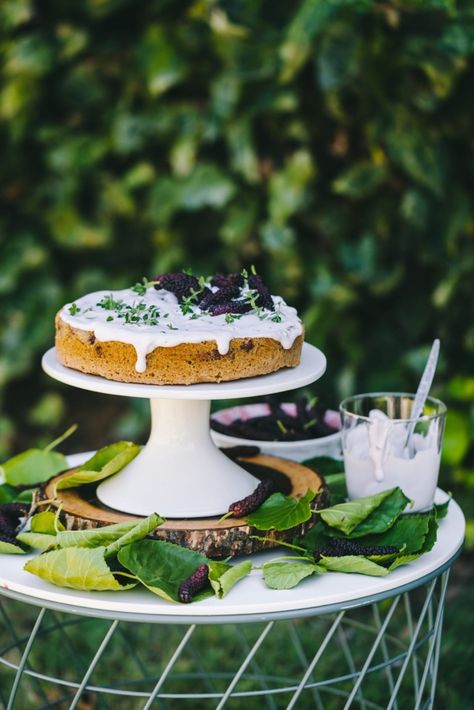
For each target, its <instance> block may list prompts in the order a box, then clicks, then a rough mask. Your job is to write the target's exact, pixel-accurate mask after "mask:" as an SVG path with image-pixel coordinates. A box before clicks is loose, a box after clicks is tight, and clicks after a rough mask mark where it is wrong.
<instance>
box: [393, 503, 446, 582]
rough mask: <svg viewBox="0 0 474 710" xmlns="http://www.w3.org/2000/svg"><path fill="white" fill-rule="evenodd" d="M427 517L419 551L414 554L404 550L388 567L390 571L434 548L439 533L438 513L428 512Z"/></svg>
mask: <svg viewBox="0 0 474 710" xmlns="http://www.w3.org/2000/svg"><path fill="white" fill-rule="evenodd" d="M407 517H409V516H407ZM425 517H426V524H427V530H426V535H425V537H424V540H423V542H422V544H421V546H420V548H419V549H418V551H417V552H413V553H412V554H406V552H405V551H404V552H403V553H402V554H401V555H399V556H398V557H397V558H396V559H395V560H394V561H393V562H392V563H391V565H390V566H389V568H388V569H389V571H390V572H391V571H392V570H394V569H396V568H397V567H400V565H405V564H408V563H409V562H413V561H414V560H417V559H418V558H419V557H421V555H424V554H425V552H429V551H430V550H432V549H433V546H434V544H435V542H436V538H437V534H438V521H437V519H436V513H435V512H434V511H433V512H432V513H426V514H425Z"/></svg>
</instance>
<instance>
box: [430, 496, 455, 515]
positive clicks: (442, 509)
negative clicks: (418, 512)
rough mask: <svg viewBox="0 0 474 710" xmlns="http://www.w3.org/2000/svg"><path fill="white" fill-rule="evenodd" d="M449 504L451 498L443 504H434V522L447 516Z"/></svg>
mask: <svg viewBox="0 0 474 710" xmlns="http://www.w3.org/2000/svg"><path fill="white" fill-rule="evenodd" d="M450 502H451V496H450V497H449V498H448V500H446V501H445V502H444V503H437V504H435V506H434V509H435V512H436V520H442V519H443V518H445V517H446V516H447V514H448V508H449V504H450Z"/></svg>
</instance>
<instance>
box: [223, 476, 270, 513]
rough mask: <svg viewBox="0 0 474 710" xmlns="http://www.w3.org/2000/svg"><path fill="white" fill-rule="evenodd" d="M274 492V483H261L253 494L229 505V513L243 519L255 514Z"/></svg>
mask: <svg viewBox="0 0 474 710" xmlns="http://www.w3.org/2000/svg"><path fill="white" fill-rule="evenodd" d="M274 491H275V487H274V484H273V482H272V481H270V480H269V479H267V480H265V481H260V483H259V484H258V486H257V487H256V489H255V490H254V492H253V493H251V494H250V495H249V496H246V497H245V498H242V500H237V501H236V502H235V503H231V505H229V513H233V514H234V516H235V517H236V518H243V517H244V516H245V515H248V514H249V513H253V511H254V510H257V508H260V506H261V505H262V503H264V502H265V501H266V500H267V498H269V497H270V496H271V494H272V493H274Z"/></svg>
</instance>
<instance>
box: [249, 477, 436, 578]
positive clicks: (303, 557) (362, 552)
mask: <svg viewBox="0 0 474 710" xmlns="http://www.w3.org/2000/svg"><path fill="white" fill-rule="evenodd" d="M336 475H337V474H336ZM409 502H410V501H409V499H408V498H407V497H406V496H405V495H404V493H403V492H402V491H401V490H400V488H392V489H390V490H387V491H383V492H382V493H378V494H376V495H372V496H367V497H365V498H358V499H356V500H352V501H348V502H343V503H338V504H336V505H333V506H331V507H329V508H326V509H323V510H319V511H318V514H319V516H320V518H321V519H320V521H319V522H318V524H317V525H316V526H315V527H313V528H312V529H311V530H310V531H309V532H308V533H306V534H305V535H303V536H301V537H299V538H296V539H295V540H294V545H289V547H290V548H292V549H294V550H296V551H297V552H298V553H299V554H298V555H293V556H291V557H285V558H280V559H276V560H271V561H270V562H268V563H266V564H265V565H264V566H263V575H264V579H265V582H266V584H267V585H268V586H269V587H271V588H272V589H290V588H292V587H294V586H296V585H297V584H298V583H299V582H300V581H301V580H302V579H304V578H306V577H309V576H311V575H314V574H317V573H324V572H327V571H332V572H349V573H350V572H352V573H358V574H368V575H372V576H377V577H384V576H386V575H387V574H389V573H390V572H391V571H393V570H394V569H396V568H397V567H399V566H400V565H403V564H406V563H408V562H412V561H414V560H416V559H418V558H419V557H420V556H421V555H423V554H424V553H425V552H429V550H431V549H432V547H433V545H434V543H435V542H436V536H437V529H438V520H440V519H441V518H443V517H444V516H445V515H446V513H447V508H448V504H449V501H447V502H446V503H444V504H442V505H435V506H434V507H433V508H432V510H430V511H428V512H426V513H406V514H403V511H404V510H405V508H406V507H407V505H408V504H409ZM262 507H263V506H262ZM259 512H260V511H257V514H256V515H254V524H255V525H257V526H258V524H259V519H258V513H259ZM264 522H265V521H264V520H263V521H262V523H263V524H264ZM262 527H263V526H262Z"/></svg>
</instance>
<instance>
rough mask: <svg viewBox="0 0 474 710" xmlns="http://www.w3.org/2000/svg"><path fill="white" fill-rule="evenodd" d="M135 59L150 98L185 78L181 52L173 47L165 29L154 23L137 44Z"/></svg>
mask: <svg viewBox="0 0 474 710" xmlns="http://www.w3.org/2000/svg"><path fill="white" fill-rule="evenodd" d="M136 57H137V62H138V68H139V71H141V72H143V74H144V78H145V81H146V84H147V87H148V91H149V92H150V94H151V96H154V97H156V96H160V95H161V94H163V93H164V92H166V91H168V89H169V88H170V87H172V86H173V85H174V84H176V83H178V82H180V81H181V80H182V79H183V78H184V76H185V73H186V61H185V58H184V56H183V54H182V52H180V51H179V50H178V48H177V47H175V46H174V45H173V43H172V42H171V40H170V37H169V36H168V35H167V32H166V29H165V28H164V27H161V26H159V25H157V24H155V23H152V24H151V26H150V27H149V29H148V30H147V32H146V34H145V37H144V39H143V40H142V41H141V42H140V43H138V48H137V52H136Z"/></svg>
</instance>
